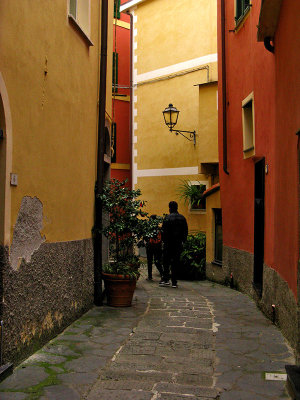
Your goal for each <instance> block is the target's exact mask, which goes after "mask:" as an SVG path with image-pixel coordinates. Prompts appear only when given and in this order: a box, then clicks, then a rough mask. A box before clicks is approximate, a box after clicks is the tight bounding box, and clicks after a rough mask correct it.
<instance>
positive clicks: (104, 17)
mask: <svg viewBox="0 0 300 400" xmlns="http://www.w3.org/2000/svg"><path fill="white" fill-rule="evenodd" d="M101 3H102V6H101V55H100V57H101V59H100V85H99V115H98V152H97V181H96V185H95V233H94V303H95V305H96V306H101V305H102V300H103V296H102V279H101V272H102V233H100V232H99V230H101V229H102V204H101V201H100V200H99V199H98V198H97V195H98V194H100V193H101V191H102V188H103V183H104V146H105V107H106V72H107V25H108V0H102V2H101Z"/></svg>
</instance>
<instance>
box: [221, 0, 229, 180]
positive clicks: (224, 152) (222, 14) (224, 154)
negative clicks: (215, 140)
mask: <svg viewBox="0 0 300 400" xmlns="http://www.w3.org/2000/svg"><path fill="white" fill-rule="evenodd" d="M225 34H226V27H225V0H221V36H222V111H223V171H224V172H225V173H226V174H227V175H229V172H228V170H227V162H228V160H227V97H226V88H227V84H226V55H225V51H226V46H225Z"/></svg>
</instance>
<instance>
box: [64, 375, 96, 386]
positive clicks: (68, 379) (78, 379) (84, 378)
mask: <svg viewBox="0 0 300 400" xmlns="http://www.w3.org/2000/svg"><path fill="white" fill-rule="evenodd" d="M97 378H98V374H97V373H92V372H89V373H86V372H84V373H73V372H71V373H69V374H63V375H61V376H59V380H60V381H61V382H62V383H68V384H72V385H86V384H92V383H94V382H95V381H96V380H97Z"/></svg>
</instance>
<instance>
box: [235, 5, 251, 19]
mask: <svg viewBox="0 0 300 400" xmlns="http://www.w3.org/2000/svg"><path fill="white" fill-rule="evenodd" d="M249 10H250V0H236V2H235V22H236V23H239V21H240V20H241V19H243V17H244V15H245V14H246V13H247V12H248V11H249Z"/></svg>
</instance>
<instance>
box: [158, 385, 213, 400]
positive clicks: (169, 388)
mask: <svg viewBox="0 0 300 400" xmlns="http://www.w3.org/2000/svg"><path fill="white" fill-rule="evenodd" d="M155 390H157V391H158V392H159V393H175V394H185V395H187V394H191V395H194V396H202V397H209V398H215V397H216V396H217V394H218V393H217V391H216V389H212V388H206V387H200V386H194V385H178V384H175V383H158V384H157V385H156V386H155Z"/></svg>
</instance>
